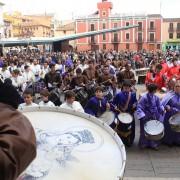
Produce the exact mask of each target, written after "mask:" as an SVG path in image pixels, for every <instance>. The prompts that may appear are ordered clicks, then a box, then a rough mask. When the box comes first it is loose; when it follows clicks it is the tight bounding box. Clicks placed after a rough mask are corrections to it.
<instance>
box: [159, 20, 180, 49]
mask: <svg viewBox="0 0 180 180" xmlns="http://www.w3.org/2000/svg"><path fill="white" fill-rule="evenodd" d="M162 41H163V45H162V48H163V50H166V49H174V50H175V49H180V18H164V19H163V24H162Z"/></svg>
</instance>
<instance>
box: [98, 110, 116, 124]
mask: <svg viewBox="0 0 180 180" xmlns="http://www.w3.org/2000/svg"><path fill="white" fill-rule="evenodd" d="M99 119H100V120H102V121H103V122H105V123H106V124H107V125H110V124H112V123H113V121H114V119H115V115H114V113H113V112H112V111H106V112H104V113H103V114H102V115H101V116H100V117H99Z"/></svg>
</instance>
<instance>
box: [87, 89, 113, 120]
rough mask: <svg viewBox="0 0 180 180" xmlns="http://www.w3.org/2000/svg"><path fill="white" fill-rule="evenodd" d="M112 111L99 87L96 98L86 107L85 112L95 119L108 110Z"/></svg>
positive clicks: (96, 90)
mask: <svg viewBox="0 0 180 180" xmlns="http://www.w3.org/2000/svg"><path fill="white" fill-rule="evenodd" d="M109 109H110V105H109V103H108V101H107V100H106V98H104V97H103V89H102V87H100V86H98V87H96V89H95V96H94V97H92V98H91V99H90V100H89V101H88V102H87V104H86V106H85V112H86V113H88V114H91V115H92V116H95V117H100V116H101V115H102V114H103V113H104V112H105V111H106V110H109Z"/></svg>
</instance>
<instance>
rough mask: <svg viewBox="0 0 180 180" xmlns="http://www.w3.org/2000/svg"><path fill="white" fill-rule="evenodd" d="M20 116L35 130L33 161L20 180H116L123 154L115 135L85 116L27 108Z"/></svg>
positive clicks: (55, 110) (54, 110) (120, 168)
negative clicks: (34, 154) (29, 122)
mask: <svg viewBox="0 0 180 180" xmlns="http://www.w3.org/2000/svg"><path fill="white" fill-rule="evenodd" d="M22 112H23V114H24V115H25V116H27V117H28V118H29V120H30V121H31V123H32V125H33V127H34V128H35V133H36V138H37V157H36V159H35V160H34V161H33V162H32V164H31V165H30V166H29V167H28V168H27V169H26V171H25V172H24V173H23V174H22V175H21V176H20V178H21V179H23V180H27V179H28V180H29V179H37V180H72V179H73V180H96V179H98V180H118V179H121V178H122V177H123V173H124V168H125V161H126V153H125V148H124V145H123V144H122V141H121V140H120V138H119V137H118V136H117V134H116V133H115V132H114V131H113V130H112V129H111V128H109V127H108V125H106V124H104V123H103V122H102V121H100V120H98V119H97V118H95V117H92V116H89V115H88V114H83V113H78V112H74V111H70V110H67V109H62V108H56V107H55V108H49V107H31V108H26V109H24V110H23V111H22Z"/></svg>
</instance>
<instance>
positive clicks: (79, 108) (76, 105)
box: [60, 101, 84, 113]
mask: <svg viewBox="0 0 180 180" xmlns="http://www.w3.org/2000/svg"><path fill="white" fill-rule="evenodd" d="M60 107H61V108H65V109H71V110H75V111H79V112H82V113H84V109H83V107H82V106H81V104H80V103H79V102H78V101H74V102H73V103H72V104H68V103H67V102H64V103H63V104H61V105H60Z"/></svg>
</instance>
